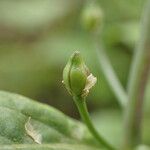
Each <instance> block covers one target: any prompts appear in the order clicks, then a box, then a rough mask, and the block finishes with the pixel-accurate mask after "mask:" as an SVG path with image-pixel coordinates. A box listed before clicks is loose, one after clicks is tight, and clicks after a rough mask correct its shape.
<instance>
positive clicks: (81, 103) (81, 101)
mask: <svg viewBox="0 0 150 150" xmlns="http://www.w3.org/2000/svg"><path fill="white" fill-rule="evenodd" d="M73 99H74V101H75V104H76V106H77V108H78V110H79V113H80V116H81V118H82V120H83V121H84V123H85V124H86V125H87V127H88V129H89V131H90V132H91V134H92V135H93V136H94V137H95V139H96V140H97V141H98V142H99V143H100V144H101V145H103V146H104V147H106V148H107V149H108V150H115V149H114V148H113V147H112V146H111V145H110V144H109V143H107V142H106V141H105V140H104V138H103V137H101V136H100V135H99V134H98V131H96V129H95V128H94V126H93V124H92V122H91V119H90V117H89V113H88V110H87V106H86V102H85V98H82V97H77V96H74V97H73Z"/></svg>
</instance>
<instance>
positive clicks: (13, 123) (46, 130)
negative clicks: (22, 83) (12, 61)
mask: <svg viewBox="0 0 150 150" xmlns="http://www.w3.org/2000/svg"><path fill="white" fill-rule="evenodd" d="M93 145H96V143H95V140H94V139H93V138H92V136H91V134H90V133H89V132H88V130H87V128H86V127H85V126H84V125H83V124H81V123H80V122H78V121H76V120H73V119H71V118H69V117H67V116H65V115H64V114H63V113H61V112H60V111H58V110H56V109H54V108H52V107H50V106H47V105H45V104H40V103H38V102H35V101H33V100H30V99H28V98H25V97H23V96H20V95H17V94H12V93H8V92H3V91H0V149H3V150H5V149H10V150H14V149H23V150H26V149H28V150H34V149H36V150H37V149H44V150H47V149H49V150H56V149H57V150H59V149H61V150H75V149H82V150H84V149H85V150H96V148H95V146H93Z"/></svg>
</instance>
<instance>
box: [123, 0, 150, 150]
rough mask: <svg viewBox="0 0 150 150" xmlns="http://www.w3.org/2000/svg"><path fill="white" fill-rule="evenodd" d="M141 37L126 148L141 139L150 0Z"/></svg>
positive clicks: (131, 78) (148, 62)
mask: <svg viewBox="0 0 150 150" xmlns="http://www.w3.org/2000/svg"><path fill="white" fill-rule="evenodd" d="M141 31H142V32H141V39H140V41H139V43H138V45H137V49H136V51H135V54H134V58H133V63H132V66H131V71H130V75H129V83H128V94H129V101H128V104H127V107H126V112H125V115H126V116H125V135H124V136H125V137H124V149H125V150H126V149H132V147H133V146H134V145H136V144H139V142H140V141H141V120H142V108H143V101H144V93H145V88H146V85H147V81H148V75H149V70H150V0H148V3H147V5H146V8H145V9H144V16H143V17H142V30H141Z"/></svg>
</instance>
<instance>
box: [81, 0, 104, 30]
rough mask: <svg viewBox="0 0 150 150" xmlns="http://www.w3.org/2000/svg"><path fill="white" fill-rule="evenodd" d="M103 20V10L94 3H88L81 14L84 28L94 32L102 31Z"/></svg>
mask: <svg viewBox="0 0 150 150" xmlns="http://www.w3.org/2000/svg"><path fill="white" fill-rule="evenodd" d="M102 20H103V14H102V10H101V8H100V7H99V6H98V5H96V4H95V3H94V2H93V3H88V4H87V5H86V6H85V8H83V11H82V14H81V23H82V25H83V27H84V28H85V29H86V30H88V31H92V32H96V31H98V30H100V28H101V24H102Z"/></svg>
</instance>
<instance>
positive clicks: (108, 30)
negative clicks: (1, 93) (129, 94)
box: [0, 0, 149, 116]
mask: <svg viewBox="0 0 150 150" xmlns="http://www.w3.org/2000/svg"><path fill="white" fill-rule="evenodd" d="M98 2H99V4H100V7H101V8H102V10H103V14H104V24H103V29H102V40H103V43H104V45H105V47H106V50H107V53H108V56H109V57H110V60H111V62H112V65H113V67H114V69H115V71H116V72H117V75H118V76H119V78H120V80H121V82H122V84H123V85H124V87H126V85H127V77H128V71H129V65H130V63H131V58H132V53H133V50H134V47H135V45H136V42H137V41H138V38H139V20H140V16H141V13H142V7H143V4H144V2H145V0H138V1H137V0H132V1H131V0H126V1H124V0H119V1H118V0H112V1H106V0H99V1H98ZM85 3H86V1H84V0H72V1H70V0H44V1H42V0H36V1H35V0H30V1H27V0H21V1H18V0H5V1H0V89H2V90H8V91H12V92H16V93H20V94H23V95H26V96H28V97H31V98H34V99H38V100H39V101H43V102H46V103H49V104H51V105H53V106H55V107H57V108H59V109H61V110H62V111H64V112H66V113H68V114H69V115H73V116H77V114H76V112H75V111H74V109H75V108H74V106H73V104H72V101H71V100H70V99H71V98H70V97H69V96H68V94H67V92H66V91H65V89H64V87H63V86H62V84H61V80H62V70H63V67H64V65H65V64H66V61H67V59H68V57H69V56H70V54H71V53H72V52H73V51H74V50H79V51H81V53H82V55H83V56H84V59H85V60H86V62H87V64H88V66H89V68H90V69H91V71H92V72H94V75H96V76H97V77H98V83H97V85H96V87H95V88H94V89H93V90H92V91H91V94H90V98H89V104H90V109H91V110H95V109H100V108H101V109H102V108H104V107H111V108H112V107H113V108H117V107H118V104H117V102H116V99H115V97H114V95H113V93H112V92H111V90H110V89H109V86H108V84H107V82H106V80H105V78H104V76H103V75H102V73H101V71H100V70H99V67H98V62H97V60H96V56H95V53H94V51H93V44H92V40H91V38H90V37H89V35H88V33H86V31H84V29H82V26H81V24H80V14H81V11H82V9H83V8H84V5H85ZM147 97H149V96H147Z"/></svg>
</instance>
